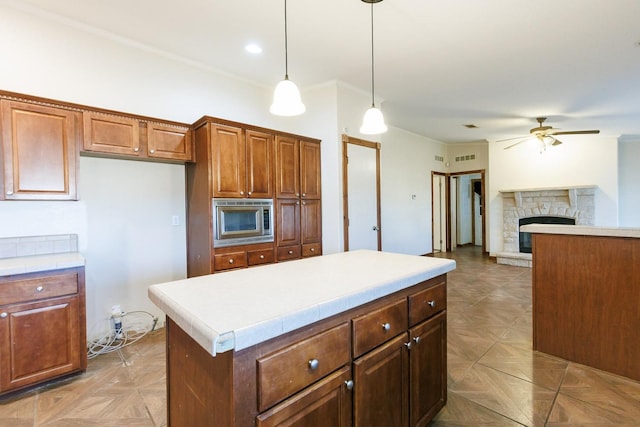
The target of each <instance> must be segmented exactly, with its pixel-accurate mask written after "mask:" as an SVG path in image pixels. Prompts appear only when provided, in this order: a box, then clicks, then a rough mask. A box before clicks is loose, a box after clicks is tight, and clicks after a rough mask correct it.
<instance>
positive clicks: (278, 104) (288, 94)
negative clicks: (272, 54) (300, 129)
mask: <svg viewBox="0 0 640 427" xmlns="http://www.w3.org/2000/svg"><path fill="white" fill-rule="evenodd" d="M288 56H289V52H288V46H287V0H284V80H282V81H281V82H280V83H278V85H277V86H276V88H275V90H274V91H273V103H272V104H271V108H269V111H270V112H271V114H275V115H277V116H297V115H299V114H302V113H304V111H305V109H306V108H305V106H304V104H303V103H302V99H301V98H300V91H299V90H298V86H296V84H295V83H294V82H292V81H291V80H289V58H288Z"/></svg>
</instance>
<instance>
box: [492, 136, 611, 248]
mask: <svg viewBox="0 0 640 427" xmlns="http://www.w3.org/2000/svg"><path fill="white" fill-rule="evenodd" d="M562 140H563V142H564V143H563V144H562V145H559V146H556V147H550V148H549V149H547V150H546V151H545V152H543V153H542V154H540V153H539V150H538V147H537V146H536V145H528V144H520V145H518V146H516V147H513V148H510V149H508V150H505V149H504V147H505V146H506V143H502V144H501V143H495V142H493V143H490V144H489V170H490V171H491V174H490V177H489V180H488V181H489V188H488V192H487V199H486V200H487V204H488V210H487V211H488V212H489V214H490V220H491V224H490V226H489V230H490V233H489V243H488V249H489V253H490V254H493V255H495V253H497V252H500V251H502V199H501V198H500V194H499V191H500V190H510V189H525V188H546V187H564V186H579V185H596V186H598V189H597V191H596V201H595V203H596V218H595V225H598V226H616V225H617V224H618V141H617V138H616V137H610V136H595V135H580V136H563V138H562Z"/></svg>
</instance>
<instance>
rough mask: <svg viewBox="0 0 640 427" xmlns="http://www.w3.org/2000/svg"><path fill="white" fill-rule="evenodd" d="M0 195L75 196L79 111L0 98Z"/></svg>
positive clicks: (14, 197)
mask: <svg viewBox="0 0 640 427" xmlns="http://www.w3.org/2000/svg"><path fill="white" fill-rule="evenodd" d="M0 108H1V121H0V126H1V128H2V134H1V135H0V138H1V140H0V142H1V144H0V146H1V149H2V157H3V164H2V167H3V174H2V175H0V180H2V188H3V191H2V194H1V195H0V200H1V199H5V200H76V199H77V188H76V187H77V184H76V178H77V174H78V141H81V140H82V133H81V129H82V128H81V113H80V112H78V111H72V110H69V109H63V108H57V107H53V106H48V105H40V104H32V103H28V102H20V101H15V100H10V99H2V100H0Z"/></svg>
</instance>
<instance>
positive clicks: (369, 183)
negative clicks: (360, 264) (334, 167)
mask: <svg viewBox="0 0 640 427" xmlns="http://www.w3.org/2000/svg"><path fill="white" fill-rule="evenodd" d="M342 185H343V190H342V194H343V212H344V216H343V227H344V250H345V251H349V250H355V249H372V250H378V251H380V250H382V233H381V229H380V143H378V142H371V141H365V140H362V139H358V138H353V137H350V136H348V135H342Z"/></svg>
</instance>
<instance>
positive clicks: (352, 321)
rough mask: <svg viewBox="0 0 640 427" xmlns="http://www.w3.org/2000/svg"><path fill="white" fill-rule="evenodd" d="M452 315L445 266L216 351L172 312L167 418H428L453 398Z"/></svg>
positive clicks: (265, 424) (372, 422)
mask: <svg viewBox="0 0 640 427" xmlns="http://www.w3.org/2000/svg"><path fill="white" fill-rule="evenodd" d="M446 316H447V314H446V276H445V275H443V276H439V277H436V278H433V279H430V280H427V281H425V282H421V283H419V284H416V285H415V286H412V287H410V288H407V289H404V290H402V291H398V292H396V293H394V294H391V295H389V296H386V297H382V298H380V299H378V300H375V301H372V302H370V303H367V304H364V305H362V306H359V307H356V308H353V309H350V310H348V311H345V312H342V313H339V314H336V315H335V316H332V317H330V318H329V319H325V320H322V321H319V322H316V323H313V324H311V325H308V326H305V327H302V328H299V329H296V330H294V331H292V332H289V333H288V334H285V335H283V336H280V337H277V338H274V339H272V340H269V341H266V342H263V343H260V344H257V345H255V346H252V347H250V348H247V349H244V350H241V351H239V352H233V353H221V354H218V355H217V356H215V357H212V356H211V355H209V354H207V352H206V350H204V349H203V348H202V347H200V346H199V344H197V343H196V342H195V341H194V340H193V339H191V338H190V337H189V336H188V335H187V333H186V332H184V331H183V330H182V329H180V327H179V326H178V325H177V324H175V323H174V322H173V321H172V320H171V319H170V318H169V319H167V337H168V338H167V355H168V360H167V366H168V373H167V379H168V381H167V387H168V404H167V408H168V418H167V419H168V420H169V425H170V426H171V425H173V426H174V427H175V426H178V425H179V424H180V423H182V422H185V420H192V421H193V420H205V419H207V420H210V422H214V424H213V425H216V426H220V427H226V426H234V427H239V426H249V425H256V426H257V427H274V426H300V427H302V426H304V427H324V426H332V427H333V426H339V427H343V426H356V427H376V426H379V427H395V426H398V427H405V426H410V427H417V426H420V427H422V426H426V425H428V424H429V422H430V421H431V420H432V419H433V417H434V416H435V415H436V414H437V412H438V411H439V410H440V409H441V408H442V407H443V406H444V405H445V404H446V399H447V395H446V387H447V383H446V379H447V376H446ZM192 378H202V379H203V381H201V382H202V383H203V384H209V385H203V386H202V387H196V386H195V385H194V383H193V381H192ZM254 396H255V397H254ZM192 401H197V402H199V403H198V405H190V404H189V405H187V404H186V402H192Z"/></svg>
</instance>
